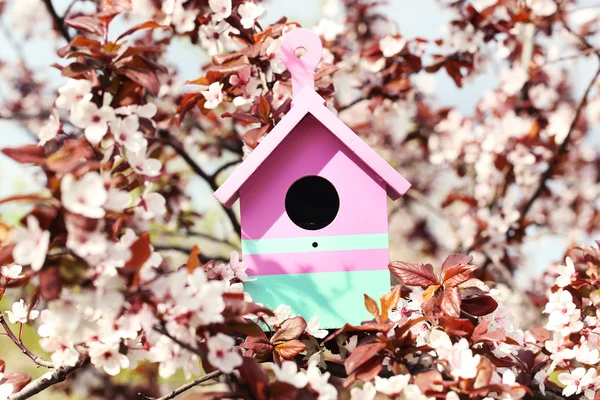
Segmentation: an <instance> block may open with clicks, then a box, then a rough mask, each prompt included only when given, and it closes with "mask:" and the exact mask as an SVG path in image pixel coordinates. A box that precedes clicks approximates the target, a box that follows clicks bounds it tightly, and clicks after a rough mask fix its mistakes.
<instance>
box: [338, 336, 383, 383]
mask: <svg viewBox="0 0 600 400" xmlns="http://www.w3.org/2000/svg"><path fill="white" fill-rule="evenodd" d="M386 346H387V344H386V343H384V342H377V343H371V344H365V345H362V346H358V347H357V348H356V349H354V351H353V352H352V353H351V354H350V356H349V357H348V358H347V359H346V361H345V362H344V367H345V368H346V373H347V374H348V375H350V374H351V373H353V372H354V371H355V370H356V369H357V368H358V367H360V366H361V365H363V364H364V363H366V362H367V361H369V360H370V359H371V358H373V357H375V356H377V355H378V354H379V352H380V351H381V350H383V349H385V347H386Z"/></svg>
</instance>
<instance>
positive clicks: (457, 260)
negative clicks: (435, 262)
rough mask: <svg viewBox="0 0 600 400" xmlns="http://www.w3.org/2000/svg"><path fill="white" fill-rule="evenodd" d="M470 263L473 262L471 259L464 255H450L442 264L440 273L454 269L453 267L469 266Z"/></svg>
mask: <svg viewBox="0 0 600 400" xmlns="http://www.w3.org/2000/svg"><path fill="white" fill-rule="evenodd" d="M471 261H473V257H471V256H468V255H466V254H460V253H454V254H450V255H449V256H448V258H446V260H444V262H443V263H442V271H445V270H446V269H447V268H450V267H454V266H455V265H460V264H469V263H470V262H471Z"/></svg>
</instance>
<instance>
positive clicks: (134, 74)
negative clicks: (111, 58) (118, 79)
mask: <svg viewBox="0 0 600 400" xmlns="http://www.w3.org/2000/svg"><path fill="white" fill-rule="evenodd" d="M119 72H121V73H122V74H123V75H125V76H126V77H128V78H129V79H131V80H132V81H134V82H135V83H137V84H138V85H140V86H142V87H143V88H144V89H146V90H147V91H148V92H150V94H151V95H152V96H155V97H156V96H157V95H158V91H159V90H160V82H159V81H158V78H157V77H156V74H155V73H154V72H153V71H151V70H149V69H146V70H141V69H133V68H128V67H123V68H120V69H119Z"/></svg>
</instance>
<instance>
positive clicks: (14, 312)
mask: <svg viewBox="0 0 600 400" xmlns="http://www.w3.org/2000/svg"><path fill="white" fill-rule="evenodd" d="M6 315H7V316H8V320H9V321H10V323H11V324H16V323H20V324H26V323H27V321H28V320H29V321H33V320H34V319H36V318H37V317H38V315H40V312H39V311H37V310H31V311H29V310H28V307H27V305H26V304H25V300H23V299H21V300H20V301H18V302H16V303H13V305H12V308H11V310H9V311H7V312H6Z"/></svg>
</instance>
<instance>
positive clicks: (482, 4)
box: [471, 0, 498, 13]
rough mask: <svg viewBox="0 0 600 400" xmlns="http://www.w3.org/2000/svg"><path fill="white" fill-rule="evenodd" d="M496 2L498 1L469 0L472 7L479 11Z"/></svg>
mask: <svg viewBox="0 0 600 400" xmlns="http://www.w3.org/2000/svg"><path fill="white" fill-rule="evenodd" d="M496 3H498V0H471V4H472V5H473V8H474V9H475V10H477V12H479V13H480V12H482V11H483V10H485V9H486V8H488V7H491V6H493V5H494V4H496Z"/></svg>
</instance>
